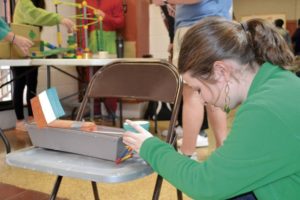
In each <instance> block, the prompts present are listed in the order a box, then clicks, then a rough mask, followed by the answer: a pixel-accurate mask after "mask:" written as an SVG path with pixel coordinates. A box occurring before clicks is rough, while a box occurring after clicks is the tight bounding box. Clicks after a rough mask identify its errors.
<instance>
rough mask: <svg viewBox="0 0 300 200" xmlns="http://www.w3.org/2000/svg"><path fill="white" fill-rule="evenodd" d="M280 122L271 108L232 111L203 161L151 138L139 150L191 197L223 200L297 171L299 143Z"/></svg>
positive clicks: (159, 171)
mask: <svg viewBox="0 0 300 200" xmlns="http://www.w3.org/2000/svg"><path fill="white" fill-rule="evenodd" d="M282 124H284V123H283V122H282V121H281V120H280V118H279V117H278V116H277V115H275V114H274V113H272V111H269V110H266V109H265V108H263V107H254V106H252V107H251V109H250V108H249V107H248V110H244V111H243V112H240V113H237V114H236V119H235V122H234V125H233V127H232V131H231V133H230V134H229V136H228V138H227V139H226V141H225V142H224V145H223V146H221V147H220V148H219V149H217V150H216V151H215V152H214V153H213V154H212V155H211V156H210V157H209V158H208V160H207V161H205V162H203V163H198V162H196V161H194V160H191V159H189V158H187V157H185V156H182V155H180V154H178V153H177V152H176V151H175V149H174V148H173V147H172V146H171V145H168V144H165V143H164V142H163V141H161V140H160V139H158V138H153V137H152V138H147V139H146V140H145V141H144V142H143V143H142V146H141V147H140V151H139V153H140V156H141V157H142V158H143V159H145V161H146V162H147V163H149V164H150V165H151V167H152V168H153V169H154V170H155V171H156V172H158V174H160V175H161V176H162V177H163V178H165V179H166V180H167V181H168V182H170V183H171V184H173V185H174V186H175V187H176V188H178V189H179V190H181V191H182V192H184V193H186V194H187V195H188V196H190V197H191V198H193V199H228V198H231V197H234V196H237V195H240V194H243V193H246V192H249V191H254V192H255V191H256V189H258V188H261V187H265V186H266V185H268V184H272V183H274V182H275V181H278V180H281V179H282V178H284V177H287V176H290V175H291V174H295V173H296V172H297V171H298V169H297V167H298V166H297V165H295V164H292V163H297V162H298V161H297V160H298V150H297V148H298V147H297V145H298V144H297V142H291V141H294V140H293V139H294V138H289V139H287V137H286V134H283V133H286V132H287V130H289V128H288V127H284V126H282ZM289 132H291V131H289ZM129 135H130V134H128V133H126V134H125V137H128V136H129ZM136 137H140V136H138V134H131V137H130V140H128V139H125V138H124V139H123V140H125V141H130V142H131V143H135V142H134V141H135V139H136ZM271 138H272V140H270V139H271ZM279 141H285V143H287V144H286V145H285V146H284V147H283V148H284V149H285V150H284V151H282V148H278V142H279ZM291 144H293V145H291ZM128 145H129V144H128ZM287 155H289V156H287Z"/></svg>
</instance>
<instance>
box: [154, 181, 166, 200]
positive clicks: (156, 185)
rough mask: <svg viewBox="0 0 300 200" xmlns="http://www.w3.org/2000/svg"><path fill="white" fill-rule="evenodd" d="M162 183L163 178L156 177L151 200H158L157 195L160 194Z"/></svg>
mask: <svg viewBox="0 0 300 200" xmlns="http://www.w3.org/2000/svg"><path fill="white" fill-rule="evenodd" d="M162 182H163V178H162V177H161V176H160V175H158V176H157V178H156V183H155V187H154V192H153V196H152V200H158V199H159V194H160V190H161V185H162Z"/></svg>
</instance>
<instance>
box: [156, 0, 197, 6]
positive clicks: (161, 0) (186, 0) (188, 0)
mask: <svg viewBox="0 0 300 200" xmlns="http://www.w3.org/2000/svg"><path fill="white" fill-rule="evenodd" d="M201 1H202V0H153V1H152V2H153V3H154V4H155V5H159V6H161V5H164V4H166V3H169V4H195V3H199V2H201Z"/></svg>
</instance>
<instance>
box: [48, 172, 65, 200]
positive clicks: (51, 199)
mask: <svg viewBox="0 0 300 200" xmlns="http://www.w3.org/2000/svg"><path fill="white" fill-rule="evenodd" d="M62 178H63V177H62V176H57V178H56V181H55V184H54V187H53V190H52V192H51V196H50V200H55V199H56V195H57V193H58V190H59V186H60V183H61V180H62Z"/></svg>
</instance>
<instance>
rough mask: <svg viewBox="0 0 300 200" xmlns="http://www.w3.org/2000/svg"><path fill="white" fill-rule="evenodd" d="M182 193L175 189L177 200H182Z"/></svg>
mask: <svg viewBox="0 0 300 200" xmlns="http://www.w3.org/2000/svg"><path fill="white" fill-rule="evenodd" d="M182 198H183V197H182V192H181V191H180V190H178V189H177V200H182Z"/></svg>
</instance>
